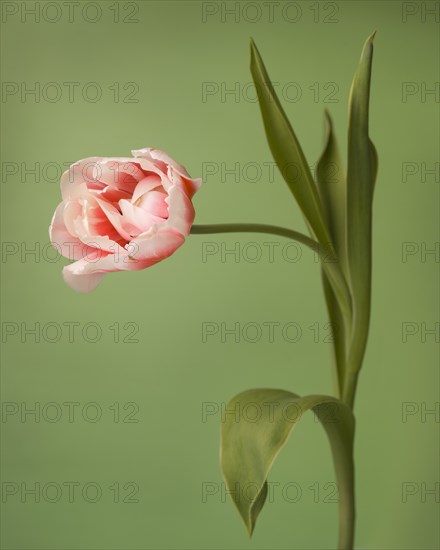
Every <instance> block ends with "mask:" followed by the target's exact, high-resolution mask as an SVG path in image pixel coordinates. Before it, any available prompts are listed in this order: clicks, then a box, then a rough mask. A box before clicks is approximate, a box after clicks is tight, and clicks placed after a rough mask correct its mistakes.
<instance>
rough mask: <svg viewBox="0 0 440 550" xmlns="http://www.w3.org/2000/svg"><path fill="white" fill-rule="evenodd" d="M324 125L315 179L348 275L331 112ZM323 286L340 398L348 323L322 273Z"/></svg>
mask: <svg viewBox="0 0 440 550" xmlns="http://www.w3.org/2000/svg"><path fill="white" fill-rule="evenodd" d="M325 123H326V137H325V146H324V151H323V153H322V155H321V157H320V159H319V160H318V164H317V168H316V179H317V183H318V189H319V192H320V195H321V199H322V204H323V206H324V212H325V215H326V220H327V224H328V226H329V228H330V233H331V236H332V239H333V242H334V246H335V249H336V254H337V257H338V260H339V262H340V265H341V270H342V271H343V272H344V273H345V274H347V230H346V225H347V214H346V203H347V185H346V177H345V174H344V169H343V166H342V162H341V158H340V155H339V149H338V145H337V143H336V138H335V135H334V132H333V123H332V119H331V117H330V114H329V113H328V111H325ZM322 282H323V286H324V295H325V300H326V304H327V310H328V314H329V318H330V322H331V325H332V333H333V349H334V361H335V364H336V371H337V379H338V395H340V396H341V395H342V392H343V387H344V378H345V372H346V334H345V332H346V331H344V325H347V324H348V323H344V319H343V313H342V311H341V309H340V307H339V304H338V300H337V298H336V296H335V293H334V292H333V290H332V287H331V284H330V283H329V281H328V278H327V276H326V274H325V272H324V271H323V273H322Z"/></svg>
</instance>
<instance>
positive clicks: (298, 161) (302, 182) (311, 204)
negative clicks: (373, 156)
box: [251, 40, 331, 246]
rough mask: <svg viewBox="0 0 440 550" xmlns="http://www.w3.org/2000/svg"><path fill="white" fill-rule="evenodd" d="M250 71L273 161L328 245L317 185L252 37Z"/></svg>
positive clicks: (327, 234) (310, 222)
mask: <svg viewBox="0 0 440 550" xmlns="http://www.w3.org/2000/svg"><path fill="white" fill-rule="evenodd" d="M251 73H252V77H253V79H254V83H255V87H256V89H257V95H258V101H259V104H260V109H261V114H262V117H263V122H264V128H265V131H266V136H267V140H268V143H269V147H270V150H271V151H272V155H273V157H274V159H275V162H276V163H277V166H278V168H279V170H280V172H281V174H282V175H283V177H284V179H285V181H286V183H287V185H288V186H289V188H290V190H291V192H292V193H293V195H294V196H295V199H296V201H297V202H298V205H299V207H300V208H301V210H302V212H303V214H304V216H305V218H306V220H307V221H308V223H309V224H310V226H311V228H312V230H313V232H314V234H315V235H316V237H317V239H318V241H319V242H320V243H321V244H322V245H324V246H328V245H329V243H331V238H330V234H329V231H328V228H327V225H326V223H325V219H324V213H323V209H322V205H321V201H320V198H319V195H318V191H317V189H316V184H315V182H314V180H313V176H312V174H311V172H310V168H309V166H308V164H307V160H306V158H305V156H304V153H303V151H302V149H301V146H300V144H299V142H298V139H297V137H296V135H295V132H294V131H293V129H292V126H291V125H290V122H289V120H288V119H287V117H286V114H285V113H284V110H283V108H282V106H281V103H280V101H279V99H278V97H277V94H276V92H275V89H274V87H273V85H272V83H271V81H270V78H269V75H268V74H267V71H266V68H265V66H264V63H263V60H262V58H261V55H260V53H259V51H258V49H257V47H256V45H255V43H254V41H253V40H251ZM293 168H296V170H293Z"/></svg>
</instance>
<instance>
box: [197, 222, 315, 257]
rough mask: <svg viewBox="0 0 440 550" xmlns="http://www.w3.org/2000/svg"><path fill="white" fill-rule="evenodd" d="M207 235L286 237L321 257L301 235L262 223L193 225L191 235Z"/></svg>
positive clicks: (312, 243) (313, 243)
mask: <svg viewBox="0 0 440 550" xmlns="http://www.w3.org/2000/svg"><path fill="white" fill-rule="evenodd" d="M209 233H270V234H272V235H278V236H280V237H287V238H288V239H293V240H294V241H298V242H300V243H302V244H305V245H306V246H308V247H309V248H311V249H312V250H314V251H315V252H316V253H318V254H320V255H322V254H323V252H322V250H321V247H320V244H319V243H318V242H316V241H315V240H314V239H312V238H310V237H307V235H304V234H303V233H299V232H298V231H294V230H293V229H287V228H286V227H280V226H278V225H266V224H263V223H217V224H212V225H193V226H192V227H191V234H192V235H206V234H209Z"/></svg>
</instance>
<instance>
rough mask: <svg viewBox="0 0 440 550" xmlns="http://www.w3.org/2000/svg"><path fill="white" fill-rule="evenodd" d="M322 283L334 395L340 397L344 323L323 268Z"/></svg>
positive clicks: (343, 352) (345, 360) (342, 384)
mask: <svg viewBox="0 0 440 550" xmlns="http://www.w3.org/2000/svg"><path fill="white" fill-rule="evenodd" d="M321 275H322V285H323V288H324V296H325V302H326V304H327V311H328V315H329V319H330V324H331V328H332V336H333V361H334V365H335V369H336V378H337V380H336V384H335V385H336V395H337V396H339V397H342V394H343V391H344V380H345V375H346V371H347V356H346V352H347V350H346V332H347V331H346V329H345V326H346V323H345V322H344V318H343V312H342V311H341V308H340V306H339V303H338V300H337V298H336V296H335V293H334V292H333V289H332V287H331V284H330V282H329V280H328V277H327V275H326V273H325V271H324V270H322V272H321Z"/></svg>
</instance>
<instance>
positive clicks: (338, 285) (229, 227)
mask: <svg viewBox="0 0 440 550" xmlns="http://www.w3.org/2000/svg"><path fill="white" fill-rule="evenodd" d="M212 233H269V234H272V235H278V236H280V237H286V238H288V239H293V240H295V241H298V242H300V243H302V244H304V245H306V246H308V247H309V248H311V249H312V250H313V251H314V252H316V253H317V254H318V255H319V257H320V258H321V261H322V267H323V269H324V271H325V272H326V274H327V276H328V278H329V281H330V283H331V285H332V287H333V289H334V291H335V294H336V296H338V298H339V303H340V305H341V309H342V311H343V314H344V315H343V317H344V321H345V322H346V324H347V326H351V296H350V292H349V290H348V286H347V282H346V280H345V277H344V276H343V274H342V272H341V270H340V269H339V264H338V262H337V259H336V258H335V254H334V251H333V250H331V249H330V248H329V247H327V246H324V245H321V244H320V243H318V242H317V241H315V240H314V239H312V238H310V237H307V235H304V234H303V233H300V232H298V231H294V230H293V229H287V228H286V227H280V226H278V225H266V224H262V223H222V224H213V225H193V226H192V228H191V234H192V235H205V234H212Z"/></svg>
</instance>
